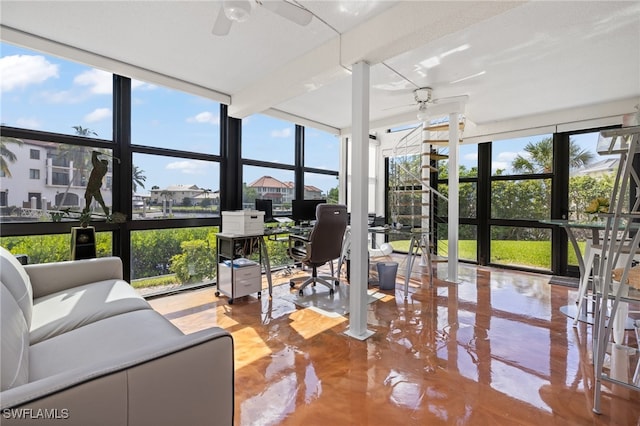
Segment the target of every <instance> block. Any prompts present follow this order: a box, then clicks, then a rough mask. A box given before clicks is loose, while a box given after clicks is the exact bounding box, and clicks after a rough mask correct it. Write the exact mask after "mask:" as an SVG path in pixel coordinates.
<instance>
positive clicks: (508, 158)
mask: <svg viewBox="0 0 640 426" xmlns="http://www.w3.org/2000/svg"><path fill="white" fill-rule="evenodd" d="M518 154H522V153H520V152H512V151H504V152H501V153H499V154H498V156H497V160H498V161H501V162H509V163H511V162H512V161H513V160H514V159H515V158H516V157H517V156H518Z"/></svg>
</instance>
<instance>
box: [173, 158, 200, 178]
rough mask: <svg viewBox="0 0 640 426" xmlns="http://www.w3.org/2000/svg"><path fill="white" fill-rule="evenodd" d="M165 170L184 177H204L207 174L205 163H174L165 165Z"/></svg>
mask: <svg viewBox="0 0 640 426" xmlns="http://www.w3.org/2000/svg"><path fill="white" fill-rule="evenodd" d="M165 168H166V169H167V170H177V171H179V172H181V173H184V174H186V175H204V174H206V172H207V170H206V169H207V163H205V162H202V161H193V160H184V161H174V162H173V163H169V164H167V165H166V167H165Z"/></svg>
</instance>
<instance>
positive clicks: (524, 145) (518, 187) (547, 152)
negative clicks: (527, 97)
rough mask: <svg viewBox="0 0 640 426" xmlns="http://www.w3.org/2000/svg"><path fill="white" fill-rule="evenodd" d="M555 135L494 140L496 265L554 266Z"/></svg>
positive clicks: (493, 238)
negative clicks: (546, 222)
mask: <svg viewBox="0 0 640 426" xmlns="http://www.w3.org/2000/svg"><path fill="white" fill-rule="evenodd" d="M553 153H554V142H553V135H549V134H545V135H538V136H531V137H525V138H518V139H509V140H500V141H494V142H493V143H492V144H491V154H492V156H491V175H492V176H491V188H490V193H491V198H490V203H489V206H490V216H489V217H490V219H491V221H490V225H491V227H490V238H491V239H490V241H491V243H490V253H491V254H490V257H489V262H490V263H495V264H502V265H509V266H518V267H524V268H530V269H541V270H551V231H550V230H549V229H544V227H543V225H541V224H540V223H539V220H541V219H550V218H551V184H552V178H553V176H554V170H553Z"/></svg>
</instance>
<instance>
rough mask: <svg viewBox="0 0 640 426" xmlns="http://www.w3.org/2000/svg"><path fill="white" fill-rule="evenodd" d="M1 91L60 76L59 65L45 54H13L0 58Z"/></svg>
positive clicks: (8, 90)
mask: <svg viewBox="0 0 640 426" xmlns="http://www.w3.org/2000/svg"><path fill="white" fill-rule="evenodd" d="M0 75H2V79H1V80H0V92H10V91H12V90H14V89H22V88H25V87H27V86H29V85H31V84H38V83H42V82H43V81H45V80H47V79H49V78H52V77H58V65H55V64H52V63H51V62H49V61H47V60H46V59H45V57H44V56H32V55H11V56H5V57H4V58H0Z"/></svg>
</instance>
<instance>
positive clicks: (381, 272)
mask: <svg viewBox="0 0 640 426" xmlns="http://www.w3.org/2000/svg"><path fill="white" fill-rule="evenodd" d="M376 267H377V268H378V280H379V282H380V290H395V288H396V274H397V273H398V262H378V264H377V265H376Z"/></svg>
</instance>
